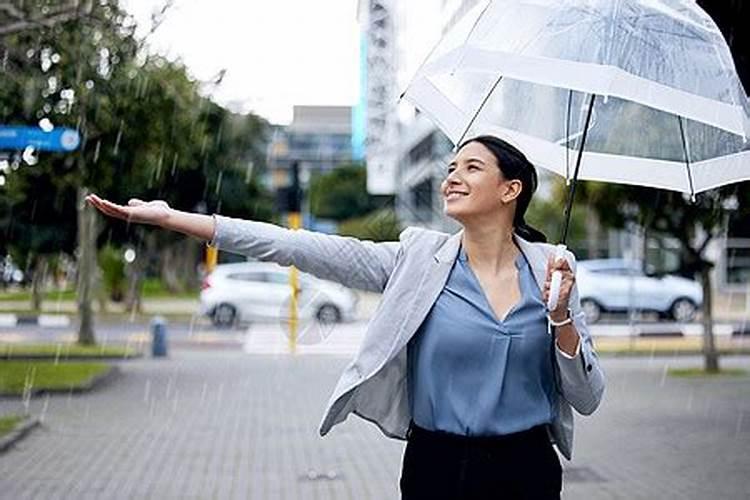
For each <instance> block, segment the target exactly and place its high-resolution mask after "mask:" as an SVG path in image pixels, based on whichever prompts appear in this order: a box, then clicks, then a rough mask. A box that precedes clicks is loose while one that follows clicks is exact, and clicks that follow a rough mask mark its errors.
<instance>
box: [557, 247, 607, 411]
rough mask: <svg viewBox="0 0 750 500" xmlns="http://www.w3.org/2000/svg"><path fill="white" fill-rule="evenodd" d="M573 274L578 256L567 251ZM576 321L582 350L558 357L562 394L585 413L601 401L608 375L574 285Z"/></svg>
mask: <svg viewBox="0 0 750 500" xmlns="http://www.w3.org/2000/svg"><path fill="white" fill-rule="evenodd" d="M567 258H568V262H570V263H571V269H572V270H573V273H574V274H575V272H576V259H575V256H574V255H573V253H571V252H568V253H567ZM568 307H569V308H570V312H571V316H572V318H573V324H574V325H575V328H576V330H577V331H578V335H579V337H580V349H579V350H578V352H577V353H576V355H575V356H572V357H570V356H565V355H564V354H563V353H562V352H561V351H560V350H559V349H555V356H556V359H557V365H558V367H559V373H560V386H561V387H560V389H561V393H562V397H563V398H565V400H566V401H567V402H568V403H570V405H571V406H572V407H573V408H575V410H576V411H577V412H578V413H580V414H582V415H590V414H592V413H593V412H594V410H596V408H597V407H598V406H599V403H601V400H602V396H603V395H604V387H605V377H604V371H603V370H602V368H601V366H600V364H599V356H598V355H597V354H596V350H595V349H594V342H593V340H592V339H591V334H590V333H589V328H588V325H586V315H585V313H584V312H583V310H582V309H581V300H580V298H579V296H578V286H577V285H574V286H573V289H572V290H571V295H570V297H569V298H568ZM555 344H556V342H555Z"/></svg>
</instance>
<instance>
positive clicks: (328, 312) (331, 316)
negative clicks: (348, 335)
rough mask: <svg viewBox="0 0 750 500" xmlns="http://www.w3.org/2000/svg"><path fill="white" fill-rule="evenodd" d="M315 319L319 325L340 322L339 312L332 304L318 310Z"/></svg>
mask: <svg viewBox="0 0 750 500" xmlns="http://www.w3.org/2000/svg"><path fill="white" fill-rule="evenodd" d="M315 317H316V318H318V321H320V322H321V323H338V322H339V321H341V312H340V311H339V308H338V307H336V306H334V305H332V304H324V305H323V306H321V307H320V309H318V312H317V313H316V314H315Z"/></svg>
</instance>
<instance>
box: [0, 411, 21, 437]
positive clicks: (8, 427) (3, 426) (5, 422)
mask: <svg viewBox="0 0 750 500" xmlns="http://www.w3.org/2000/svg"><path fill="white" fill-rule="evenodd" d="M21 420H23V418H22V417H19V416H18V415H5V416H0V438H1V437H3V436H5V435H6V434H8V433H9V432H10V431H12V430H13V429H15V427H16V425H18V423H19V422H21Z"/></svg>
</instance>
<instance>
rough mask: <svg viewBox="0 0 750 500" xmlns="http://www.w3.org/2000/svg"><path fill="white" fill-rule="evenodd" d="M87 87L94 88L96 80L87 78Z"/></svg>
mask: <svg viewBox="0 0 750 500" xmlns="http://www.w3.org/2000/svg"><path fill="white" fill-rule="evenodd" d="M86 88H87V89H88V90H91V89H93V88H94V80H86Z"/></svg>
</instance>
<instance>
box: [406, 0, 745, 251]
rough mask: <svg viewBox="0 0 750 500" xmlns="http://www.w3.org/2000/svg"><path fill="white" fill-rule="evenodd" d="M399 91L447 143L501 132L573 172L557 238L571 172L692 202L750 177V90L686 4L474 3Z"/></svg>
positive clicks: (553, 166)
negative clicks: (680, 194)
mask: <svg viewBox="0 0 750 500" xmlns="http://www.w3.org/2000/svg"><path fill="white" fill-rule="evenodd" d="M402 97H403V98H405V99H406V100H408V101H409V102H411V103H413V104H414V105H415V106H416V107H417V108H418V109H419V110H420V111H422V112H424V113H425V114H427V115H428V116H429V117H431V118H432V119H433V120H434V122H435V123H436V124H437V125H438V126H439V127H440V128H441V129H442V130H443V132H445V134H446V135H447V136H448V137H449V138H450V139H451V140H452V141H453V142H454V144H459V143H461V142H462V141H463V140H464V139H465V138H468V137H471V136H475V135H479V134H492V135H497V136H499V137H502V138H504V139H506V140H509V141H510V142H512V143H514V144H515V145H517V146H518V147H519V148H520V149H521V150H522V151H524V152H525V153H526V154H527V156H528V157H529V159H530V160H531V161H532V162H534V163H535V164H536V165H538V166H541V167H544V168H546V169H548V170H551V171H553V172H556V173H557V174H560V175H562V176H564V177H565V178H566V179H567V180H569V181H571V182H570V187H571V189H570V193H569V199H568V204H567V207H566V210H565V222H564V226H563V232H562V238H561V240H562V242H563V243H564V242H565V240H566V238H567V228H568V223H569V217H570V207H571V204H572V201H573V198H574V193H575V181H576V180H577V179H587V180H598V181H605V182H617V183H624V184H633V185H641V186H650V187H655V188H662V189H669V190H675V191H681V192H684V193H687V194H688V195H690V196H691V197H693V198H694V197H695V195H696V193H699V192H701V191H704V190H707V189H711V188H715V187H718V186H721V185H725V184H729V183H732V182H737V181H741V180H747V179H750V148H749V147H748V144H747V136H748V134H749V133H750V120H749V118H748V115H749V113H748V111H749V110H750V106H749V105H748V98H747V95H746V93H745V91H744V89H743V87H742V84H741V83H740V80H739V78H738V76H737V73H736V70H735V67H734V63H733V61H732V57H731V54H730V52H729V48H728V47H727V44H726V42H725V41H724V38H723V37H722V35H721V32H720V31H719V29H718V28H717V26H716V25H715V23H714V22H713V21H712V20H711V18H710V17H709V16H708V15H707V14H706V13H705V12H704V11H703V10H701V9H700V8H699V7H698V6H697V4H696V3H695V2H694V1H691V0H566V1H561V0H495V1H489V2H487V1H486V2H480V3H479V4H478V5H477V6H476V7H475V8H474V9H473V10H471V11H469V12H468V13H467V14H466V15H465V16H464V17H463V18H462V19H461V20H460V21H459V22H457V23H456V24H455V25H454V26H453V27H451V28H450V29H449V30H448V31H447V32H446V34H445V36H444V37H443V39H442V40H441V41H440V42H439V43H438V45H437V46H436V47H435V48H434V49H433V51H432V52H431V53H430V55H429V56H428V57H427V59H426V61H425V62H424V63H423V65H422V66H421V67H420V69H419V70H418V71H417V73H416V75H415V76H414V78H413V80H412V82H411V83H410V84H409V86H408V87H407V89H406V91H405V92H404V94H403V96H402ZM584 150H585V152H586V154H583V152H584Z"/></svg>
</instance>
